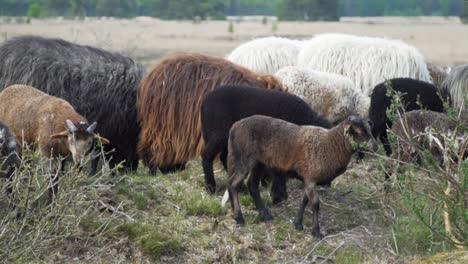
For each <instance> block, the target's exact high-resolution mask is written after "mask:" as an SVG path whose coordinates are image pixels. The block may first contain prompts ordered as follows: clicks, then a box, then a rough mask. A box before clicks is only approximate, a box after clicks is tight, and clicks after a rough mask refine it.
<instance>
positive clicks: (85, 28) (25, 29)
mask: <svg viewBox="0 0 468 264" xmlns="http://www.w3.org/2000/svg"><path fill="white" fill-rule="evenodd" d="M355 20H356V19H355ZM388 20H390V19H388V18H387V19H386V20H384V21H383V22H382V23H376V22H375V21H373V20H370V21H367V22H366V23H356V22H345V23H343V22H341V23H340V22H333V23H323V22H316V23H311V22H278V24H277V27H278V29H277V31H276V32H274V33H273V32H272V27H273V26H272V24H271V23H272V22H270V23H269V24H266V25H264V24H262V23H260V22H241V23H239V24H237V23H234V32H233V33H229V32H228V22H227V21H206V22H201V23H199V24H195V23H193V22H191V21H161V20H158V19H152V18H139V19H134V20H117V19H105V20H99V21H96V20H95V19H91V20H85V21H70V20H57V19H55V20H32V22H31V23H30V24H0V41H1V40H3V39H5V38H9V37H13V36H17V35H22V34H34V35H40V36H46V37H60V38H63V39H66V40H69V41H73V42H77V43H80V44H87V45H93V46H98V47H101V48H105V49H110V50H114V51H119V52H124V53H126V54H128V55H130V56H133V57H135V58H136V59H138V60H139V61H140V62H142V63H144V64H145V65H146V66H147V67H152V66H153V65H154V64H155V63H156V62H157V61H158V59H159V58H160V57H161V56H164V55H167V54H171V53H173V52H180V51H193V52H203V53H207V54H211V55H216V56H224V55H225V54H226V53H228V52H229V51H230V50H232V49H233V48H234V47H236V46H237V45H238V44H239V43H242V42H244V41H246V40H249V39H252V38H254V37H259V36H270V35H272V34H275V35H278V36H287V37H291V38H298V39H305V38H309V37H312V36H313V35H314V34H319V33H325V32H341V33H349V34H358V35H368V36H379V37H388V38H396V39H401V40H403V41H405V42H407V43H409V44H412V45H414V46H416V47H417V48H418V49H420V50H421V52H422V53H423V55H424V56H425V57H426V59H427V60H429V61H432V62H436V63H440V64H444V65H453V64H462V63H467V62H468V50H467V49H466V47H467V46H468V34H467V32H468V25H463V24H460V23H457V20H453V19H451V20H446V21H445V20H444V19H433V20H429V21H424V20H423V21H419V20H416V21H409V22H407V23H404V22H403V21H405V20H402V19H395V24H390V23H389V21H388ZM351 21H353V20H351ZM356 21H359V20H356ZM384 22H385V23H384Z"/></svg>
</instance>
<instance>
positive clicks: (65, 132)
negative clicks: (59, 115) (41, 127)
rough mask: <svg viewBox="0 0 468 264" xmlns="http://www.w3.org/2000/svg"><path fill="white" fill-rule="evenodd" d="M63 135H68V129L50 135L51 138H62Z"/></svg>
mask: <svg viewBox="0 0 468 264" xmlns="http://www.w3.org/2000/svg"><path fill="white" fill-rule="evenodd" d="M64 137H68V131H66V130H65V131H62V132H60V133H57V134H53V135H50V138H51V139H57V138H64Z"/></svg>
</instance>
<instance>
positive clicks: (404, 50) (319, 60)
mask: <svg viewBox="0 0 468 264" xmlns="http://www.w3.org/2000/svg"><path fill="white" fill-rule="evenodd" d="M297 65H298V66H301V67H307V68H310V69H313V70H317V71H325V72H332V73H337V74H342V75H344V76H347V77H349V78H351V80H353V82H354V84H355V85H356V87H357V88H359V89H361V90H362V91H363V92H364V94H366V95H370V94H371V93H372V89H373V88H374V87H375V86H376V85H377V84H379V83H381V82H383V81H385V80H387V79H391V78H396V77H409V78H413V79H418V80H423V81H427V82H430V81H431V76H430V75H429V71H428V69H427V67H426V63H425V60H424V57H423V55H422V54H421V53H420V52H419V51H418V50H417V49H416V48H415V47H412V46H410V45H408V44H406V43H404V42H402V41H399V40H391V39H384V38H374V37H361V36H353V35H346V34H320V35H317V36H316V37H314V38H312V39H311V40H309V41H306V42H305V43H304V44H303V48H302V49H301V51H300V52H299V55H298V64H297Z"/></svg>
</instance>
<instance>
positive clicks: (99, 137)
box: [94, 134, 110, 145]
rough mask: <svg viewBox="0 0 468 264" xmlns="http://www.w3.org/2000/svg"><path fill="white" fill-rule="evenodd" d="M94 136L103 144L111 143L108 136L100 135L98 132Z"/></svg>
mask: <svg viewBox="0 0 468 264" xmlns="http://www.w3.org/2000/svg"><path fill="white" fill-rule="evenodd" d="M94 138H95V139H96V140H99V141H101V144H103V145H106V144H109V143H110V141H109V140H108V139H107V138H103V137H101V136H99V135H98V134H96V135H94Z"/></svg>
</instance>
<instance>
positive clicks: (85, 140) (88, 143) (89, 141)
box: [50, 119, 109, 163]
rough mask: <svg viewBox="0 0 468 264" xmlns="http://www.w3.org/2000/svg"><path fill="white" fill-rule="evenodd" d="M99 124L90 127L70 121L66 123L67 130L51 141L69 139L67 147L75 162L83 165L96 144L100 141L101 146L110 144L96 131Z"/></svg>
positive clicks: (53, 137)
mask: <svg viewBox="0 0 468 264" xmlns="http://www.w3.org/2000/svg"><path fill="white" fill-rule="evenodd" d="M96 125H97V122H94V123H92V124H91V125H88V123H87V122H83V121H80V122H77V123H73V122H72V121H70V120H69V119H67V120H66V122H65V127H66V130H64V131H62V132H60V133H57V134H53V135H51V136H50V138H51V139H58V138H67V140H66V143H65V144H66V147H67V149H68V150H69V151H70V153H71V154H72V158H73V162H75V163H81V162H82V161H83V160H84V158H85V157H86V155H87V154H88V153H89V152H90V150H91V149H92V147H93V145H94V142H95V141H96V140H97V141H100V142H101V144H109V140H107V139H105V138H103V137H100V136H99V135H97V134H96V133H94V130H95V129H96Z"/></svg>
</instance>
